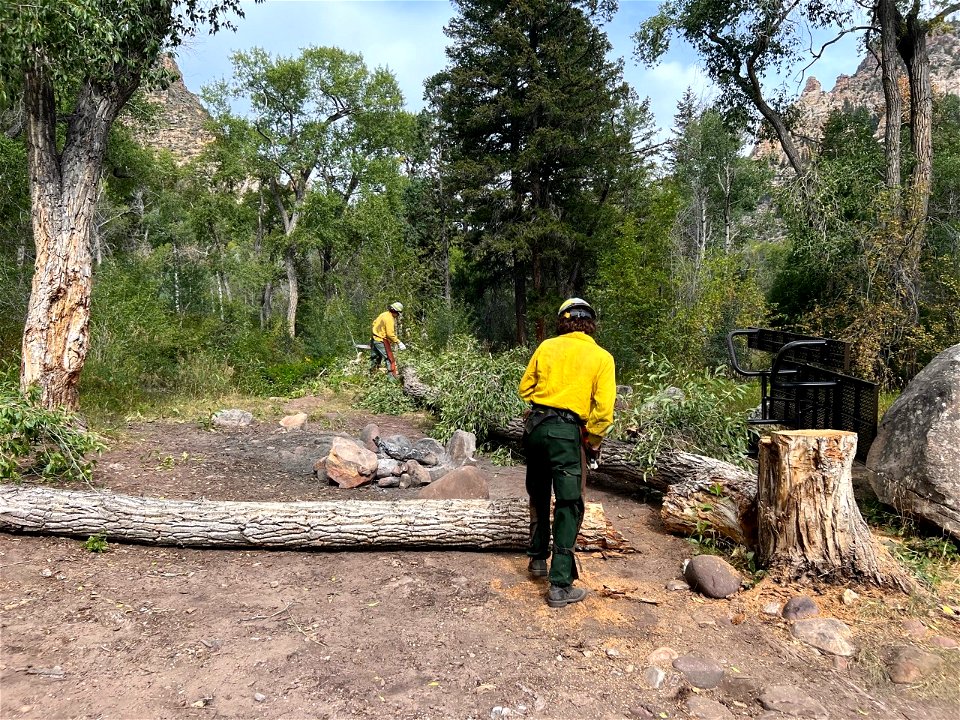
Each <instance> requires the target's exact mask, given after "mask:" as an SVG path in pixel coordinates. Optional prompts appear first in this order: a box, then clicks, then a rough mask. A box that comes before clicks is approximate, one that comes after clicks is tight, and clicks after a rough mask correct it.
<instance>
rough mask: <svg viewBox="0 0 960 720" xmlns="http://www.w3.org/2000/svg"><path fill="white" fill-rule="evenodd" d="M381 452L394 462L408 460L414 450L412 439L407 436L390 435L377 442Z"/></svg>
mask: <svg viewBox="0 0 960 720" xmlns="http://www.w3.org/2000/svg"><path fill="white" fill-rule="evenodd" d="M376 443H377V448H379V451H380V452H381V453H383V454H384V455H386V456H387V457H392V458H393V459H394V460H406V459H407V458H408V457H409V456H410V455H409V453H410V450H411V449H412V448H413V443H412V442H410V438H408V437H407V436H405V435H390V436H389V437H382V438H380V439H379V440H377V441H376Z"/></svg>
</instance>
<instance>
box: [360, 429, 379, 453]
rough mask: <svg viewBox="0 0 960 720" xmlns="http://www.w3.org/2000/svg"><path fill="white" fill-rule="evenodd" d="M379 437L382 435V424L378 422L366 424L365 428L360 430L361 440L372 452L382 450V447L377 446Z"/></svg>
mask: <svg viewBox="0 0 960 720" xmlns="http://www.w3.org/2000/svg"><path fill="white" fill-rule="evenodd" d="M378 437H380V426H379V425H377V424H376V423H370V424H369V425H364V427H363V430H361V431H360V442H362V443H363V446H364V447H365V448H366V449H367V450H369V451H370V452H379V451H380V448H379V447H377V438H378Z"/></svg>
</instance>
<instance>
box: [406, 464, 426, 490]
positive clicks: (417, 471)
mask: <svg viewBox="0 0 960 720" xmlns="http://www.w3.org/2000/svg"><path fill="white" fill-rule="evenodd" d="M405 467H406V473H407V474H408V475H409V476H410V478H411V480H412V481H413V482H412V486H413V487H420V486H421V485H429V484H430V473H429V472H428V471H427V469H426V468H425V467H424V466H423V465H421V464H420V463H418V462H417V461H416V460H407V464H406V466H405Z"/></svg>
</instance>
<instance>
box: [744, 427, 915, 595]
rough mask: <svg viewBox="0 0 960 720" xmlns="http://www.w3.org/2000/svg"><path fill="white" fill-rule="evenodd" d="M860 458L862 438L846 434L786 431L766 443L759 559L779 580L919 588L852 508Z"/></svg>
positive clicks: (762, 445)
mask: <svg viewBox="0 0 960 720" xmlns="http://www.w3.org/2000/svg"><path fill="white" fill-rule="evenodd" d="M856 452H857V435H856V433H852V432H844V431H841V430H784V431H778V432H774V433H772V434H771V435H770V436H769V437H767V438H764V439H763V440H762V441H761V443H760V474H759V480H758V492H757V502H758V506H757V508H758V510H757V528H758V555H759V559H760V560H761V562H762V563H763V564H764V565H765V566H766V567H767V568H768V572H769V573H770V574H771V575H772V576H773V577H774V578H777V579H783V580H797V579H801V578H814V579H824V580H831V581H838V580H855V581H861V582H868V583H871V584H874V585H879V586H882V587H891V588H897V589H900V590H903V591H905V592H907V591H909V589H910V588H911V587H912V586H913V583H912V582H911V581H910V580H909V578H908V577H907V576H906V574H905V573H904V572H903V570H902V569H901V568H900V567H899V565H898V564H897V563H896V561H895V560H894V559H893V558H892V557H891V556H890V554H889V553H888V552H887V551H886V550H885V549H884V548H883V547H881V546H880V545H879V544H878V543H877V542H876V541H875V540H874V538H873V536H872V535H871V533H870V529H869V528H868V527H867V524H866V522H864V520H863V516H862V515H861V514H860V509H859V508H858V507H857V503H856V501H855V500H854V495H853V481H852V468H853V458H854V456H855V455H856Z"/></svg>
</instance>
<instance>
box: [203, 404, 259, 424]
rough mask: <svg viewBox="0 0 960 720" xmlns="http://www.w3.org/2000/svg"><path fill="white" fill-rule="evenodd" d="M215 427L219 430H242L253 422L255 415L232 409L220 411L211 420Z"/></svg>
mask: <svg viewBox="0 0 960 720" xmlns="http://www.w3.org/2000/svg"><path fill="white" fill-rule="evenodd" d="M211 421H212V422H213V425H214V427H218V428H240V427H246V426H247V425H249V424H250V423H252V422H253V415H251V414H250V413H248V412H247V411H246V410H238V409H237V408H230V409H228V410H218V411H217V412H215V413H214V414H213V417H212V418H211Z"/></svg>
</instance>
